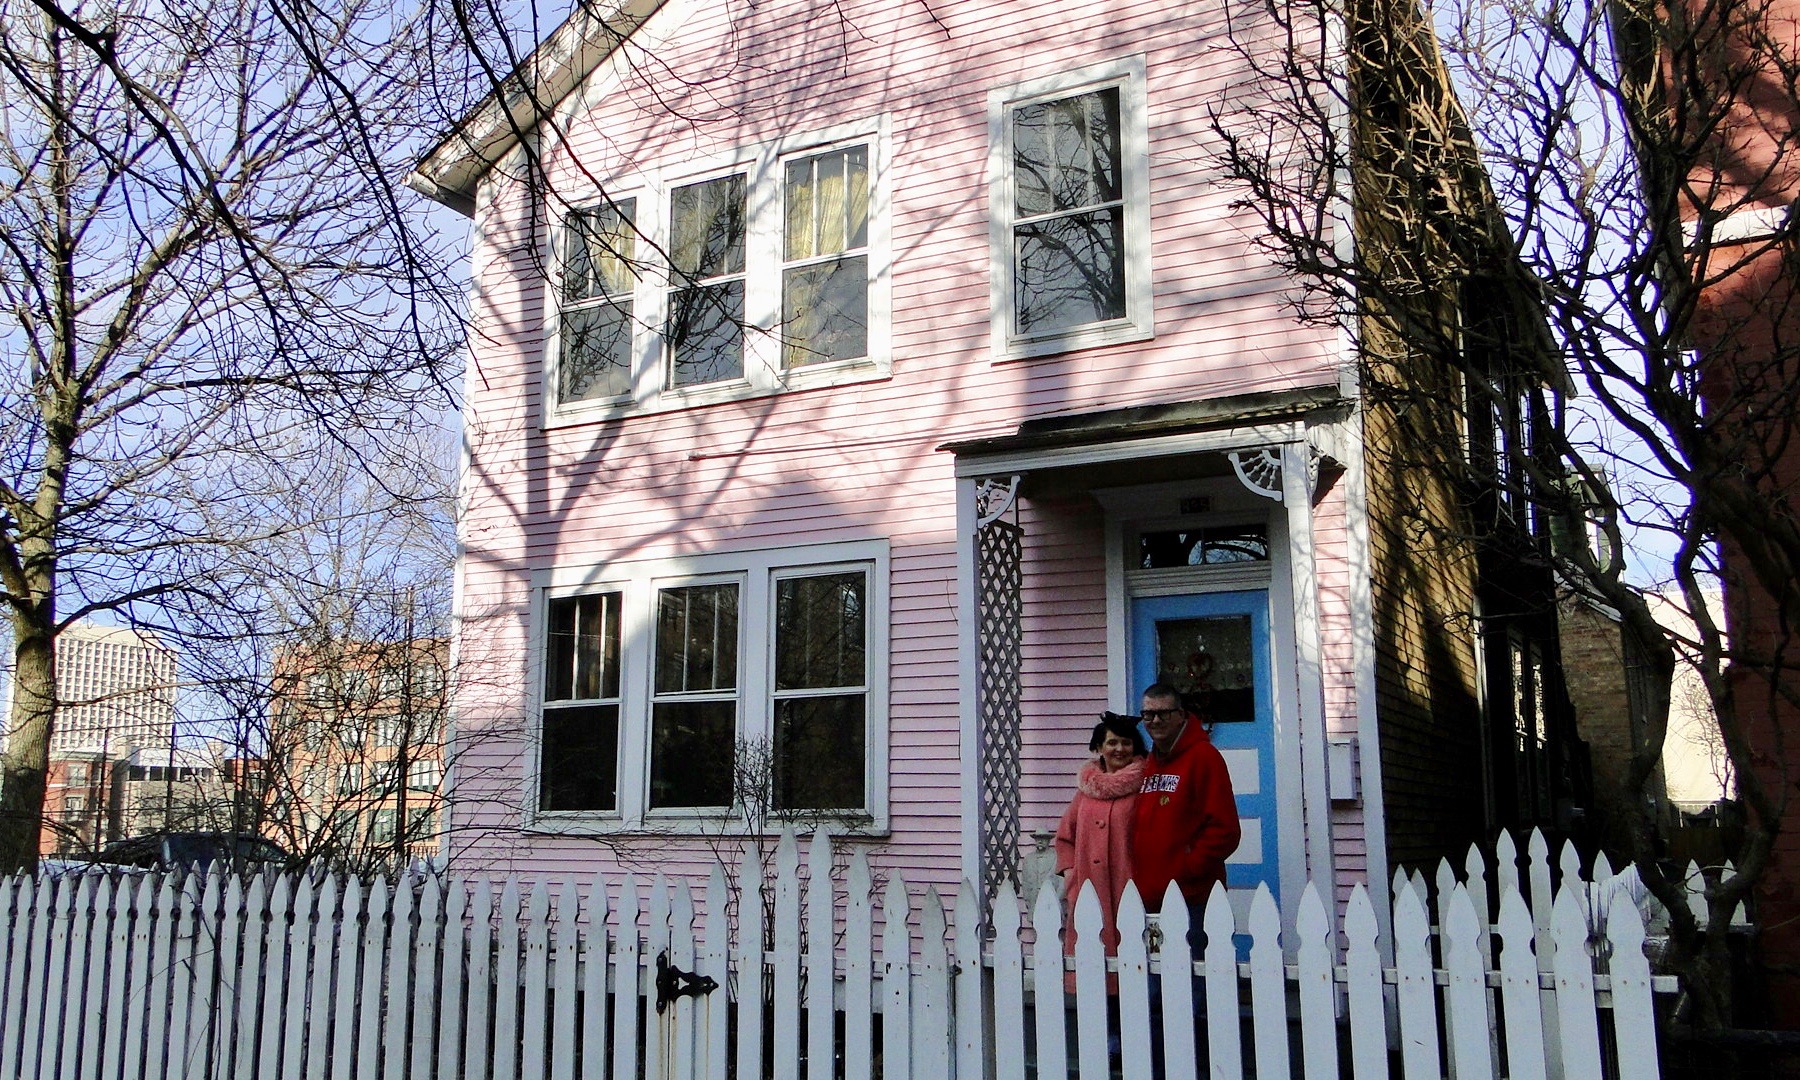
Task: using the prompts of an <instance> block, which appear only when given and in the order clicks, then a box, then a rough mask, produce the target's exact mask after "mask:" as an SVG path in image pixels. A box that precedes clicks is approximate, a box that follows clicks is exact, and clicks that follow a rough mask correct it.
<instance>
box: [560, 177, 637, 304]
mask: <svg viewBox="0 0 1800 1080" xmlns="http://www.w3.org/2000/svg"><path fill="white" fill-rule="evenodd" d="M636 205H637V204H636V202H635V201H634V200H631V199H622V200H620V201H619V202H617V203H615V204H614V205H612V206H603V207H598V208H595V209H592V210H576V211H573V212H571V213H570V214H569V217H568V221H567V224H566V226H565V231H564V237H565V244H566V246H567V252H566V255H565V258H564V260H563V299H565V300H585V299H588V298H589V297H595V296H604V295H607V294H613V295H617V294H619V293H624V292H630V291H631V287H632V285H633V284H634V283H635V278H634V276H633V274H632V272H631V266H632V260H633V258H634V257H635V255H636V251H637V247H636V244H637V234H636V231H635V230H634V229H633V227H632V220H633V215H634V212H635V208H636Z"/></svg>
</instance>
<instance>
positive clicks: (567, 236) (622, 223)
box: [556, 199, 637, 401]
mask: <svg viewBox="0 0 1800 1080" xmlns="http://www.w3.org/2000/svg"><path fill="white" fill-rule="evenodd" d="M636 206H637V204H636V203H635V202H634V201H632V200H630V199H622V200H620V201H617V202H614V203H611V204H608V205H605V206H598V207H590V208H587V209H582V210H573V211H570V213H569V216H568V219H567V221H566V222H565V223H564V231H563V235H564V250H563V274H562V310H561V320H562V322H561V326H560V328H559V330H558V334H557V342H558V348H559V352H560V355H559V362H558V364H557V384H556V397H557V400H558V401H591V400H595V399H602V398H617V397H621V396H623V395H626V394H629V393H630V392H631V368H632V334H633V327H634V323H635V320H634V319H633V317H632V316H633V307H634V305H635V299H634V297H633V289H634V287H635V285H636V280H637V275H636V273H635V272H634V270H633V267H634V265H635V262H636V254H637V234H636V231H635V225H634V222H633V215H634V213H635V212H636Z"/></svg>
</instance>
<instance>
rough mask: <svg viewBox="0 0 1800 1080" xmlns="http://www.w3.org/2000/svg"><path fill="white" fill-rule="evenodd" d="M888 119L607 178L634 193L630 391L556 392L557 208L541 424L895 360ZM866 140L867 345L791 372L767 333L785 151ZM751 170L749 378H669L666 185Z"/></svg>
mask: <svg viewBox="0 0 1800 1080" xmlns="http://www.w3.org/2000/svg"><path fill="white" fill-rule="evenodd" d="M890 141H891V140H890V132H889V121H888V117H887V116H886V115H885V114H883V115H880V116H876V117H871V118H869V119H867V120H862V121H857V122H853V123H848V124H839V125H834V126H832V127H828V128H822V129H819V130H816V131H811V132H807V133H805V134H801V135H796V136H792V137H789V138H784V139H780V140H777V141H774V142H769V143H763V144H759V145H752V146H747V147H742V148H740V149H738V150H735V151H732V152H731V153H728V154H722V155H713V156H711V157H707V158H702V159H694V160H689V161H687V162H684V163H682V164H681V165H679V166H677V167H674V168H671V169H667V170H664V171H662V172H660V173H658V174H656V175H654V176H643V175H637V176H624V177H617V178H614V179H613V180H611V181H609V182H607V183H606V185H605V190H606V192H607V194H608V195H610V196H611V197H612V199H613V200H614V201H624V200H626V199H632V200H635V202H636V204H637V205H636V207H635V217H636V224H637V229H638V233H639V235H638V242H637V261H638V264H639V266H640V272H639V274H638V282H637V287H636V289H635V290H634V291H633V293H632V311H633V315H634V316H635V322H636V329H635V331H634V334H633V338H632V360H633V365H632V377H631V385H632V389H631V392H630V393H629V394H626V395H620V396H618V397H611V398H597V399H594V400H590V401H572V402H568V403H566V404H565V403H562V402H559V401H558V400H557V393H556V391H557V384H558V372H557V368H558V366H559V364H560V362H561V354H562V341H561V327H562V288H561V280H562V257H563V239H562V235H563V232H562V225H563V219H564V217H565V213H564V210H563V209H562V208H558V207H554V206H553V207H552V208H551V211H550V215H551V216H550V227H549V228H547V229H545V234H546V238H545V245H546V247H545V251H544V253H543V255H544V265H546V266H549V267H551V268H552V270H551V273H550V275H549V280H548V281H546V282H545V296H544V306H545V311H546V318H547V321H546V324H545V328H544V351H543V364H542V368H543V378H542V381H541V386H540V390H541V393H542V400H543V403H544V426H545V427H546V428H557V427H565V426H568V425H571V424H582V423H591V422H593V421H595V420H610V419H617V418H621V417H626V416H634V415H640V414H645V413H660V412H669V411H673V410H676V409H686V408H692V407H695V406H702V405H713V404H717V403H719V402H725V401H741V400H745V399H749V398H758V397H766V396H769V395H772V394H781V393H788V392H790V391H797V390H812V389H819V388H824V387H832V386H841V385H846V384H850V383H860V382H869V381H873V380H877V379H885V378H887V377H888V376H889V375H890V374H891V372H892V369H893V347H892V340H891V338H892V324H893V255H892V250H893V245H892V229H891V223H890V217H891V215H890V206H891V203H892V195H893V193H892V187H893V178H892V174H891V172H890V169H889V160H890V159H889V143H890ZM855 144H862V145H866V146H867V147H868V148H869V245H868V259H869V299H868V303H869V329H868V344H869V354H868V355H867V356H864V357H858V358H856V359H853V360H836V361H829V362H824V363H818V364H808V365H806V366H804V367H800V368H795V369H793V370H791V371H788V370H784V369H783V368H782V366H781V340H780V336H779V334H778V333H775V332H774V331H775V330H776V329H777V328H778V326H779V324H780V321H781V266H782V262H783V259H782V251H781V247H782V237H783V231H782V212H783V205H782V176H783V168H784V166H785V164H786V162H787V161H788V159H790V158H794V157H800V156H804V155H809V154H816V153H821V152H823V151H827V150H831V149H834V148H838V147H842V146H848V145H855ZM740 172H741V173H744V174H746V177H745V180H746V183H745V187H746V198H747V199H748V200H749V206H748V221H747V222H746V226H745V238H744V324H745V326H744V377H743V378H742V379H733V380H728V381H722V382H717V383H706V384H703V385H699V386H686V387H677V388H670V387H668V386H666V382H667V373H666V371H665V370H664V365H663V361H664V357H663V348H662V326H663V321H664V318H665V316H666V313H667V312H666V307H667V300H668V289H669V270H668V265H667V260H666V257H665V252H666V250H667V240H668V228H669V223H668V220H667V218H668V213H669V193H670V192H671V191H672V190H674V189H675V188H678V187H683V186H686V185H688V184H693V183H699V182H701V181H704V180H710V179H716V178H718V177H722V176H729V175H731V174H733V173H740ZM599 205H604V200H603V199H602V198H601V196H600V194H599V192H598V191H595V192H593V193H592V194H591V195H590V196H588V197H585V198H576V199H572V200H571V201H570V202H569V203H568V208H570V209H590V208H592V207H595V206H599Z"/></svg>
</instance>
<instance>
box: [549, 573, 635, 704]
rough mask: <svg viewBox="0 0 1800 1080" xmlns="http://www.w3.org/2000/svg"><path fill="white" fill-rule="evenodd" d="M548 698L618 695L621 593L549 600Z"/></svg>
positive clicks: (562, 699) (569, 699) (613, 696)
mask: <svg viewBox="0 0 1800 1080" xmlns="http://www.w3.org/2000/svg"><path fill="white" fill-rule="evenodd" d="M545 654H546V655H545V660H544V664H545V671H544V700H546V701H573V700H581V699H584V698H585V699H591V698H616V697H618V696H619V594H618V593H595V594H593V595H590V596H568V597H561V598H559V599H555V600H552V601H550V633H549V641H548V644H547V648H546V649H545Z"/></svg>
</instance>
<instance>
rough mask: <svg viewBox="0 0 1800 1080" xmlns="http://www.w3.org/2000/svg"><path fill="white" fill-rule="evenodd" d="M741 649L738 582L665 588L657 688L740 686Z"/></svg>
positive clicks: (670, 691)
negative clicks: (738, 677) (739, 642)
mask: <svg viewBox="0 0 1800 1080" xmlns="http://www.w3.org/2000/svg"><path fill="white" fill-rule="evenodd" d="M737 648H738V590H737V586H736V585H692V586H688V587H687V588H682V589H664V590H663V591H662V595H661V597H660V598H659V599H658V603H657V612H656V692H657V693H659V694H681V693H691V692H695V691H716V690H732V689H736V687H737ZM727 743H729V740H727Z"/></svg>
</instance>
